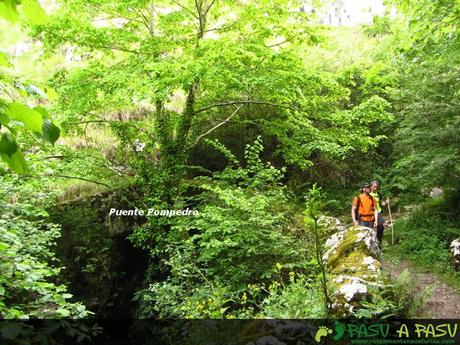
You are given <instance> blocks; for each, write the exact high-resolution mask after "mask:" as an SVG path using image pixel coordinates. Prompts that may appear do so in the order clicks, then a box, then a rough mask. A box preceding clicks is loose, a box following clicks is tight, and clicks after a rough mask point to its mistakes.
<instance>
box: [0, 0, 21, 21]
mask: <svg viewBox="0 0 460 345" xmlns="http://www.w3.org/2000/svg"><path fill="white" fill-rule="evenodd" d="M16 5H17V4H16V2H15V1H14V0H1V1H0V18H4V19H6V20H8V21H10V22H11V23H17V22H18V20H19V14H18V11H17V9H16Z"/></svg>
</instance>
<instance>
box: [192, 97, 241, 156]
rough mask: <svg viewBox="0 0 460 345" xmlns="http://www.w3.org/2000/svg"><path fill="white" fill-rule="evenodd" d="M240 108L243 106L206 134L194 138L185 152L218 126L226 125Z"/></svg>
mask: <svg viewBox="0 0 460 345" xmlns="http://www.w3.org/2000/svg"><path fill="white" fill-rule="evenodd" d="M242 106H243V104H240V105H239V106H238V107H237V108H236V109H235V111H234V112H233V113H232V114H231V115H230V116H229V117H227V118H226V119H225V120H224V121H222V122H220V123H218V124H217V125H215V126H214V127H212V128H211V129H210V130H208V131H207V132H205V133H203V134H201V135H199V136H198V137H197V138H196V140H195V142H194V143H193V144H192V145H190V146H188V147H187V150H189V149H191V148H192V147H194V146H195V145H196V144H198V143H199V141H200V140H201V139H202V138H203V137H205V136H207V135H208V134H209V133H211V132H212V131H214V130H216V129H217V128H219V127H220V126H222V125H224V124H226V123H227V122H228V121H230V119H231V118H232V117H233V116H235V115H236V114H237V113H238V110H240V108H241V107H242Z"/></svg>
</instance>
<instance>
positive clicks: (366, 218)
mask: <svg viewBox="0 0 460 345" xmlns="http://www.w3.org/2000/svg"><path fill="white" fill-rule="evenodd" d="M370 188H371V185H370V184H369V183H365V184H364V185H363V187H362V189H361V194H360V195H358V196H356V197H355V198H354V199H353V206H352V208H351V218H352V219H353V224H354V225H358V224H359V225H362V226H367V227H368V228H377V225H378V217H379V214H378V211H377V208H376V207H375V203H374V198H373V197H372V196H371V195H370V194H369V193H370Z"/></svg>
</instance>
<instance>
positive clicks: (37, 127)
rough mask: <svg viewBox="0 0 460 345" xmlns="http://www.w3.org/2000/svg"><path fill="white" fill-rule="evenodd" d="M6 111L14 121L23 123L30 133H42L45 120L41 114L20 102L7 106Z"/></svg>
mask: <svg viewBox="0 0 460 345" xmlns="http://www.w3.org/2000/svg"><path fill="white" fill-rule="evenodd" d="M5 110H6V115H8V116H9V117H10V118H11V119H13V120H17V121H21V122H22V123H24V125H25V126H26V128H27V129H29V130H30V131H32V132H38V133H42V126H43V118H42V115H41V114H40V113H39V112H37V111H35V110H33V109H30V108H29V107H28V106H26V105H25V104H22V103H19V102H12V103H9V104H7V105H6V109H5Z"/></svg>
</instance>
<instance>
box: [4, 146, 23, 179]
mask: <svg viewBox="0 0 460 345" xmlns="http://www.w3.org/2000/svg"><path fill="white" fill-rule="evenodd" d="M0 156H1V157H2V159H3V161H4V162H5V163H6V164H8V165H9V167H10V168H11V169H12V170H13V171H14V172H16V173H18V174H25V173H27V172H28V171H29V169H28V168H27V164H26V161H25V160H24V156H23V154H22V152H21V151H20V150H19V149H18V150H16V152H15V153H13V154H12V155H11V156H9V155H7V154H5V153H0Z"/></svg>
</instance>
